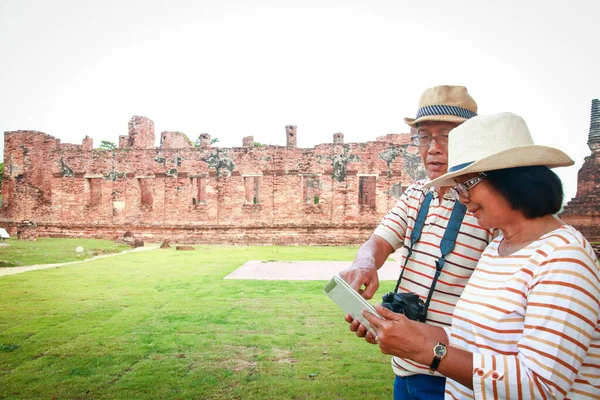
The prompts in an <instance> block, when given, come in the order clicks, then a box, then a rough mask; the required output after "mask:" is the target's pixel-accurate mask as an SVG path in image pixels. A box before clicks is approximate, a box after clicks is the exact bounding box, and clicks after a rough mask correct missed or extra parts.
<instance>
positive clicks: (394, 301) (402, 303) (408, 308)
mask: <svg viewBox="0 0 600 400" xmlns="http://www.w3.org/2000/svg"><path fill="white" fill-rule="evenodd" d="M381 299H382V300H383V301H382V302H381V305H382V306H384V307H385V308H387V309H388V310H392V311H393V312H395V313H398V314H404V315H406V318H408V319H411V320H413V321H420V322H425V319H426V318H427V310H426V309H425V302H424V301H423V300H421V298H420V297H419V296H418V295H417V294H415V293H413V292H410V293H394V292H389V293H388V294H386V295H384V296H383V297H382V298H381Z"/></svg>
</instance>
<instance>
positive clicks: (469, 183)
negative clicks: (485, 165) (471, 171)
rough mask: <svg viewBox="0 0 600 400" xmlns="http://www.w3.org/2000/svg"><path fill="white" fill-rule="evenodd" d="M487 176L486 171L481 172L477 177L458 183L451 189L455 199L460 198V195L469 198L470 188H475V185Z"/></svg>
mask: <svg viewBox="0 0 600 400" xmlns="http://www.w3.org/2000/svg"><path fill="white" fill-rule="evenodd" d="M486 176H487V175H486V174H485V172H480V173H479V175H477V176H476V177H473V178H471V179H468V180H466V181H464V182H461V183H457V184H456V186H455V187H453V188H451V189H450V194H451V195H452V197H453V198H455V199H458V196H462V197H466V198H467V199H468V198H469V197H470V196H469V190H471V189H473V187H474V186H475V185H477V184H478V183H479V182H481V181H482V180H484V179H485V177H486Z"/></svg>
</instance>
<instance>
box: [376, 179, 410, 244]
mask: <svg viewBox="0 0 600 400" xmlns="http://www.w3.org/2000/svg"><path fill="white" fill-rule="evenodd" d="M416 186H417V184H413V185H411V186H409V187H408V188H407V189H406V190H405V191H404V193H402V196H400V199H398V201H397V202H396V204H395V205H394V207H393V208H392V209H391V210H390V212H388V213H387V215H386V216H385V217H383V219H382V220H381V223H380V224H379V226H378V227H377V228H376V229H375V232H374V234H375V235H377V236H380V237H382V238H383V239H385V240H386V241H387V242H388V243H389V244H390V245H392V247H393V248H394V251H396V250H398V249H399V248H400V247H402V246H403V245H404V235H405V234H406V227H407V221H408V210H409V204H410V202H411V198H412V197H414V193H413V192H415V190H416ZM419 186H422V185H420V184H419Z"/></svg>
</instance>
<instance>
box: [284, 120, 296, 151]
mask: <svg viewBox="0 0 600 400" xmlns="http://www.w3.org/2000/svg"><path fill="white" fill-rule="evenodd" d="M297 128H298V127H297V126H296V125H286V127H285V138H286V146H287V148H288V149H295V148H296V143H297V142H298V136H297V135H296V131H297Z"/></svg>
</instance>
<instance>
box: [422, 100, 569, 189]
mask: <svg viewBox="0 0 600 400" xmlns="http://www.w3.org/2000/svg"><path fill="white" fill-rule="evenodd" d="M573 164H575V162H574V161H573V160H572V159H571V158H570V157H569V156H568V155H567V154H565V153H564V152H563V151H561V150H558V149H555V148H553V147H548V146H538V145H535V144H533V139H532V138H531V134H530V133H529V128H527V124H526V123H525V120H524V119H523V118H522V117H520V116H518V115H515V114H513V113H508V112H505V113H500V114H493V115H480V116H477V117H473V118H471V119H468V120H467V121H465V122H464V123H463V124H461V125H459V126H458V127H456V128H454V129H452V130H451V131H450V134H449V141H448V173H446V174H445V175H442V176H440V177H439V178H436V179H434V180H432V181H431V182H429V183H427V184H426V185H425V186H426V187H442V186H454V185H455V182H454V178H455V177H457V176H461V175H466V174H471V173H477V172H485V171H492V170H496V169H505V168H515V167H528V166H534V165H545V166H547V167H549V168H555V167H567V166H569V165H573Z"/></svg>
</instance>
